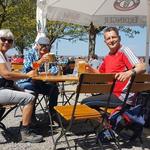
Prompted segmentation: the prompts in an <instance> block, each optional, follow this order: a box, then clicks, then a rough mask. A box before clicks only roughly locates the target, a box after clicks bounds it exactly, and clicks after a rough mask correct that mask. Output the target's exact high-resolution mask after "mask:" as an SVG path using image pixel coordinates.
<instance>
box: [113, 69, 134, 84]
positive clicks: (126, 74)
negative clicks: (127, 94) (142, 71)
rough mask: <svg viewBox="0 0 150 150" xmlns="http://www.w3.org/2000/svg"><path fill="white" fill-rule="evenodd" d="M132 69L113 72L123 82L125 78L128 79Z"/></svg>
mask: <svg viewBox="0 0 150 150" xmlns="http://www.w3.org/2000/svg"><path fill="white" fill-rule="evenodd" d="M132 74H133V72H132V70H128V71H126V72H120V73H116V74H115V78H116V79H118V80H119V81H122V82H124V81H125V80H127V79H129V78H130V77H131V76H132Z"/></svg>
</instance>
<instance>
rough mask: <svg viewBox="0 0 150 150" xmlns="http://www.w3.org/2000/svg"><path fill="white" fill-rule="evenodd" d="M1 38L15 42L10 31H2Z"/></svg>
mask: <svg viewBox="0 0 150 150" xmlns="http://www.w3.org/2000/svg"><path fill="white" fill-rule="evenodd" d="M0 37H4V38H8V39H13V40H14V35H13V33H12V32H11V31H10V29H0Z"/></svg>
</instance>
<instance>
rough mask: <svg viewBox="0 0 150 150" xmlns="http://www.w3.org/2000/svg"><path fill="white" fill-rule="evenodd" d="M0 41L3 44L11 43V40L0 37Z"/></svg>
mask: <svg viewBox="0 0 150 150" xmlns="http://www.w3.org/2000/svg"><path fill="white" fill-rule="evenodd" d="M0 40H1V41H2V42H3V43H5V42H6V41H7V42H8V43H9V44H12V43H13V39H6V38H4V37H0Z"/></svg>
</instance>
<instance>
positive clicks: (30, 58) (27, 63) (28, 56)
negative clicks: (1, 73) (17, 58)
mask: <svg viewBox="0 0 150 150" xmlns="http://www.w3.org/2000/svg"><path fill="white" fill-rule="evenodd" d="M39 59H40V56H39V53H38V51H37V50H36V49H35V48H32V49H28V50H26V51H25V52H24V67H23V73H27V72H29V71H31V70H33V68H32V63H33V62H35V61H38V60H39ZM44 71H45V69H44V64H41V65H40V68H39V72H44ZM49 72H50V73H51V74H53V75H56V74H57V73H58V72H59V68H58V67H57V66H56V64H50V65H49Z"/></svg>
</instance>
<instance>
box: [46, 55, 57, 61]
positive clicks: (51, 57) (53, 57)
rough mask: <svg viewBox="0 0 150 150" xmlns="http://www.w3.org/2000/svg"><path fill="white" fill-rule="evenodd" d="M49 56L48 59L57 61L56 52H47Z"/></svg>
mask: <svg viewBox="0 0 150 150" xmlns="http://www.w3.org/2000/svg"><path fill="white" fill-rule="evenodd" d="M47 57H48V61H49V62H50V63H53V62H55V61H56V57H55V54H54V53H48V54H47Z"/></svg>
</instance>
